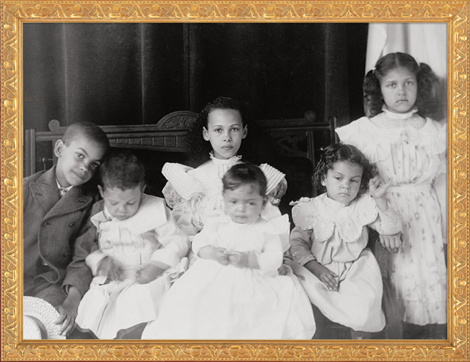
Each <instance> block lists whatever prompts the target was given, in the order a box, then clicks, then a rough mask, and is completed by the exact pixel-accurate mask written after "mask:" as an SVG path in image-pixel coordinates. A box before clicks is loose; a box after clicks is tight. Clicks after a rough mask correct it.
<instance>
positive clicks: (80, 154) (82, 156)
mask: <svg viewBox="0 0 470 362" xmlns="http://www.w3.org/2000/svg"><path fill="white" fill-rule="evenodd" d="M77 157H78V158H84V157H85V155H84V154H83V153H80V152H77Z"/></svg>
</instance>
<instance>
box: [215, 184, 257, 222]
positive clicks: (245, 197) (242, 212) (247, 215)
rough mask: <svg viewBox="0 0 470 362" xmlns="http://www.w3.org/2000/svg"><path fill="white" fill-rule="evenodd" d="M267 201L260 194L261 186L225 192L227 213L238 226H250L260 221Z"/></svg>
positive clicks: (249, 185)
mask: <svg viewBox="0 0 470 362" xmlns="http://www.w3.org/2000/svg"><path fill="white" fill-rule="evenodd" d="M265 204H266V199H265V198H264V197H263V196H261V195H260V194H259V186H258V185H253V184H246V185H241V186H240V187H238V188H237V189H235V190H225V191H224V206H225V213H226V214H227V215H228V216H230V218H231V219H232V220H233V221H234V222H236V223H238V224H250V223H253V222H255V221H256V220H258V218H259V216H260V214H261V211H263V208H264V205H265Z"/></svg>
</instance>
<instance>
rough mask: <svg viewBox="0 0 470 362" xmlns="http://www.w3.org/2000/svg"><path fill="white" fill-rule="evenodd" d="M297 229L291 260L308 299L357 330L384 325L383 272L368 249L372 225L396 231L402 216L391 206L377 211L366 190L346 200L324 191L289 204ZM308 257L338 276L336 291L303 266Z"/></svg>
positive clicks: (329, 314) (380, 229)
mask: <svg viewBox="0 0 470 362" xmlns="http://www.w3.org/2000/svg"><path fill="white" fill-rule="evenodd" d="M292 216H293V218H294V223H295V225H296V226H295V228H294V229H293V230H292V233H291V237H290V243H291V249H290V251H291V253H292V256H293V260H294V263H288V265H290V266H291V267H292V269H293V270H294V273H295V274H296V275H297V276H298V277H299V279H300V282H301V284H302V286H303V287H304V289H305V291H306V292H307V294H308V296H309V298H310V301H311V302H312V304H314V305H315V306H316V307H317V308H318V309H320V311H321V312H322V313H323V314H324V315H325V316H326V317H327V318H328V319H330V320H331V321H333V322H336V323H339V324H342V325H344V326H347V327H350V328H352V329H353V330H356V331H363V332H379V331H381V330H382V329H383V328H384V327H385V316H384V314H383V312H382V294H383V287H382V276H381V274H380V269H379V266H378V264H377V260H376V259H375V257H374V255H373V254H372V252H371V251H370V250H369V249H367V248H366V246H367V242H368V231H367V227H366V226H370V227H372V228H374V229H375V230H377V231H379V232H381V233H382V234H389V235H390V234H395V233H397V232H399V231H400V229H401V223H400V219H399V218H398V216H397V215H396V213H395V212H394V211H393V210H392V208H391V207H389V208H388V210H387V211H386V212H384V211H381V210H380V209H379V208H378V207H377V204H376V202H375V201H374V199H373V198H372V197H370V196H369V195H362V196H360V197H358V198H356V199H355V200H354V201H352V202H351V203H350V204H349V205H343V204H341V203H339V202H337V201H335V200H332V199H330V198H329V197H328V196H327V194H326V193H324V194H322V195H320V196H318V197H316V198H313V199H308V198H305V199H301V200H300V202H299V203H298V204H297V205H295V206H294V208H293V209H292ZM311 260H317V261H318V262H319V263H320V264H322V265H323V266H325V267H326V268H328V269H329V270H331V271H332V272H334V273H335V274H336V275H338V278H339V279H338V281H339V287H338V290H330V289H328V288H327V286H326V285H325V284H324V283H323V282H322V281H321V280H320V279H318V278H317V277H316V276H315V275H314V274H313V273H311V272H310V271H309V270H308V269H307V268H305V267H304V266H303V265H305V264H306V263H308V262H309V261H311Z"/></svg>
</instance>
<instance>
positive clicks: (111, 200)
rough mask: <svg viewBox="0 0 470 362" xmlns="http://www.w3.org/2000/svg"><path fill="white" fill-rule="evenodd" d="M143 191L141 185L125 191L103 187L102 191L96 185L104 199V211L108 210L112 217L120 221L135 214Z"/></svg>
mask: <svg viewBox="0 0 470 362" xmlns="http://www.w3.org/2000/svg"><path fill="white" fill-rule="evenodd" d="M143 189H144V188H143V186H142V185H138V186H136V187H134V188H132V189H127V190H121V189H120V188H118V187H115V188H109V187H105V188H104V189H103V188H102V187H101V186H99V185H98V190H99V191H100V194H101V197H102V198H103V199H104V206H105V207H106V210H108V212H109V213H110V214H111V216H112V217H114V218H116V219H118V220H121V221H122V220H126V219H128V218H130V217H131V216H134V215H135V214H136V213H137V211H138V210H139V207H140V201H141V200H142V193H143Z"/></svg>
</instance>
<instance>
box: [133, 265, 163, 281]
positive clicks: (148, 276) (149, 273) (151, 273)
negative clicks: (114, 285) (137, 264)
mask: <svg viewBox="0 0 470 362" xmlns="http://www.w3.org/2000/svg"><path fill="white" fill-rule="evenodd" d="M164 271H165V270H164V269H162V268H160V267H158V266H156V265H153V264H148V265H146V266H144V267H143V268H142V270H140V271H139V272H138V273H137V279H136V282H137V283H139V284H147V283H150V282H151V281H153V280H155V279H157V278H158V277H159V276H161V275H162V274H163V272H164Z"/></svg>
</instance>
